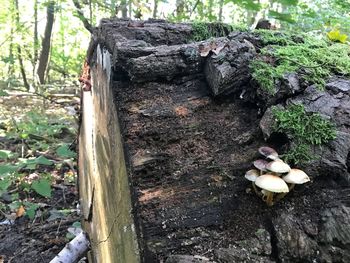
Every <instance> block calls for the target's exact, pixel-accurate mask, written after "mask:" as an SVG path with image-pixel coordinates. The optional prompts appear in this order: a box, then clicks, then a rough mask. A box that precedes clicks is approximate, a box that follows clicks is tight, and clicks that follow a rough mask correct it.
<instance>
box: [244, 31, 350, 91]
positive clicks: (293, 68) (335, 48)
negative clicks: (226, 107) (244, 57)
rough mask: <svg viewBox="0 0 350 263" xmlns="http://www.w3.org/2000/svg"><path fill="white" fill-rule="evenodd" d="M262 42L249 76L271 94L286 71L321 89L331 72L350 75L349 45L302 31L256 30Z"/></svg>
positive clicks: (332, 73) (251, 65)
mask: <svg viewBox="0 0 350 263" xmlns="http://www.w3.org/2000/svg"><path fill="white" fill-rule="evenodd" d="M258 34H261V38H262V40H263V43H264V44H267V46H265V47H264V48H262V49H261V50H260V54H259V57H258V58H257V59H256V60H254V61H253V62H252V63H251V64H250V67H251V70H252V76H253V78H254V79H255V80H256V81H257V82H258V83H259V85H260V87H261V88H262V89H263V90H265V91H267V92H269V93H270V94H271V95H273V94H275V92H276V91H275V88H276V87H275V85H276V82H277V81H278V80H281V79H282V78H283V76H284V75H285V74H287V73H292V72H300V73H301V74H300V76H302V78H303V79H304V80H305V81H307V82H309V84H316V85H317V86H318V87H320V88H322V87H323V86H324V85H325V81H326V80H327V79H328V78H329V77H330V76H332V75H343V76H350V46H349V45H346V44H339V43H330V42H327V41H325V40H319V39H315V38H312V37H310V36H308V35H306V34H300V35H296V36H293V35H291V34H287V33H278V32H277V33H276V32H271V31H266V30H264V31H259V32H258Z"/></svg>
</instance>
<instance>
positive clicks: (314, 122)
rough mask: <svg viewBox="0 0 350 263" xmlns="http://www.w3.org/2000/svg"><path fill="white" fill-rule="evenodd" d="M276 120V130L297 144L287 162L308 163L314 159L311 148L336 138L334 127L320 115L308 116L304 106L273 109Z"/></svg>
mask: <svg viewBox="0 0 350 263" xmlns="http://www.w3.org/2000/svg"><path fill="white" fill-rule="evenodd" d="M272 112H273V115H274V117H275V120H276V124H275V127H274V130H275V131H277V132H282V133H285V134H287V136H288V137H289V138H291V139H292V140H293V142H294V143H295V145H294V147H293V148H292V149H291V150H290V151H289V152H288V154H287V155H285V158H286V161H289V162H293V163H295V164H298V163H301V162H308V161H310V160H312V159H314V157H313V156H312V155H311V154H310V147H311V146H314V145H322V144H325V143H328V142H329V141H331V140H333V139H335V138H336V129H335V127H334V125H333V124H332V123H331V122H330V121H328V120H326V119H324V118H322V117H321V116H320V115H319V114H318V113H312V114H308V113H306V111H305V108H304V106H303V105H302V104H295V105H290V106H288V107H287V108H286V109H283V110H281V109H278V108H273V110H272Z"/></svg>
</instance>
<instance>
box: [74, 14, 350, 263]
mask: <svg viewBox="0 0 350 263" xmlns="http://www.w3.org/2000/svg"><path fill="white" fill-rule="evenodd" d="M191 33H192V27H191V26H190V25H189V24H171V23H166V22H165V21H161V20H151V21H129V20H117V19H110V20H107V19H104V20H102V21H101V25H100V26H99V27H98V28H97V30H96V32H95V34H94V35H93V38H92V39H93V40H92V42H91V45H90V48H89V51H88V58H87V59H88V62H89V65H90V67H91V83H92V86H91V91H85V92H83V124H82V126H81V132H80V148H79V152H80V154H79V167H80V177H79V179H80V183H79V185H80V193H81V199H82V208H83V212H84V217H85V220H86V221H85V229H87V231H88V233H89V236H90V238H91V240H92V248H93V258H94V259H95V260H96V261H97V262H128V263H129V262H130V263H133V262H167V263H171V262H177V263H187V262H203V261H204V262H246V260H247V258H249V260H251V261H250V262H314V260H316V259H317V257H319V256H320V255H321V256H322V258H323V259H327V258H331V252H330V251H332V250H331V249H332V248H333V247H334V246H337V245H336V243H335V242H333V241H329V240H330V239H327V238H325V236H326V237H327V235H328V234H329V231H333V230H334V229H336V232H337V235H338V234H339V235H340V236H343V235H344V233H347V232H350V227H347V225H350V222H349V224H347V225H346V226H345V225H344V227H343V225H342V226H339V225H337V224H336V223H334V224H333V223H332V222H333V221H332V220H333V217H332V219H329V220H328V221H327V222H326V221H325V222H323V221H322V222H323V223H320V222H321V219H320V218H321V217H324V216H323V215H325V217H324V218H327V215H329V214H331V215H335V216H337V217H338V218H339V220H340V221H342V222H343V221H347V220H348V219H344V218H347V215H348V212H349V213H350V209H348V208H347V207H346V208H343V207H342V206H341V205H340V203H339V202H338V201H337V200H340V196H342V195H343V194H342V193H343V192H342V191H340V189H339V186H338V185H337V184H336V183H334V184H332V186H330V184H329V182H328V181H327V180H325V179H321V180H315V181H314V182H313V183H312V184H309V185H306V186H305V187H304V186H303V187H298V186H297V187H295V190H294V191H293V193H292V194H290V195H288V197H287V198H285V200H282V201H281V202H280V203H278V204H277V205H275V206H273V207H266V206H265V205H264V203H263V202H262V201H261V200H259V198H258V197H257V196H255V195H254V193H253V192H252V190H251V187H250V182H248V181H246V180H245V178H244V173H245V172H246V171H247V170H248V169H251V168H252V162H253V161H254V160H256V159H259V158H261V156H259V153H258V148H259V147H260V146H263V145H268V146H272V147H274V146H275V145H274V142H273V141H272V140H271V141H270V142H269V143H268V144H267V143H266V142H265V141H264V140H263V136H262V133H261V130H260V128H259V121H260V119H261V115H259V109H258V108H257V107H254V106H252V105H251V104H245V103H244V102H243V101H242V100H240V99H239V95H242V94H243V93H244V92H245V90H246V89H250V90H253V89H254V86H252V85H251V82H250V79H251V76H250V72H249V61H250V60H251V59H253V58H254V56H255V54H256V52H258V51H259V45H260V44H261V43H260V42H259V40H258V39H257V38H256V37H255V36H254V35H252V34H250V33H240V32H236V33H231V34H230V35H228V36H226V37H222V38H216V39H211V40H206V41H201V42H191V40H190V39H191ZM276 144H278V142H277V143H276ZM277 150H278V149H277ZM336 202H338V203H336ZM341 202H343V201H341ZM336 206H337V207H339V209H340V210H339V209H338V210H337V209H335V210H331V211H328V210H327V209H328V208H329V207H332V208H333V207H336ZM336 221H337V220H335V222H336ZM348 221H349V220H348ZM305 222H307V223H305ZM329 222H331V223H329ZM333 232H334V231H333ZM318 233H323V234H322V236H320V237H318ZM327 233H328V234H327ZM337 235H336V236H337ZM290 236H292V237H293V238H289V237H290ZM345 236H347V234H345ZM294 237H295V240H298V242H294ZM332 240H335V238H333V236H332ZM327 242H328V243H327ZM332 242H333V243H332ZM341 242H342V244H341V245H340V246H337V247H336V249H337V251H338V252H337V253H339V255H343V256H339V258H343V259H344V260H343V261H342V260H339V262H346V260H347V255H348V254H347V252H346V250H345V249H343V247H342V246H347V245H346V242H347V241H345V239H342V241H341ZM344 244H345V245H344ZM347 244H348V243H347ZM320 251H322V252H320ZM325 262H326V261H325ZM329 262H331V261H329Z"/></svg>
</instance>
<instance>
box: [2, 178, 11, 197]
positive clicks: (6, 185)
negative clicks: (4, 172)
mask: <svg viewBox="0 0 350 263" xmlns="http://www.w3.org/2000/svg"><path fill="white" fill-rule="evenodd" d="M11 183H12V181H11V180H10V178H5V179H3V180H1V179H0V195H2V194H3V193H5V192H7V188H9V186H10V185H11Z"/></svg>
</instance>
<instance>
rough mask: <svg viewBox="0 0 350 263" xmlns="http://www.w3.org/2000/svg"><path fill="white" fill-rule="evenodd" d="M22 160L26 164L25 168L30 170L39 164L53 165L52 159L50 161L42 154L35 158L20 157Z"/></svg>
mask: <svg viewBox="0 0 350 263" xmlns="http://www.w3.org/2000/svg"><path fill="white" fill-rule="evenodd" d="M20 161H21V164H24V165H25V168H26V169H29V170H34V169H36V166H37V165H39V164H40V165H52V164H53V162H52V161H50V160H49V159H47V158H46V157H44V156H40V157H38V158H35V159H20Z"/></svg>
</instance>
